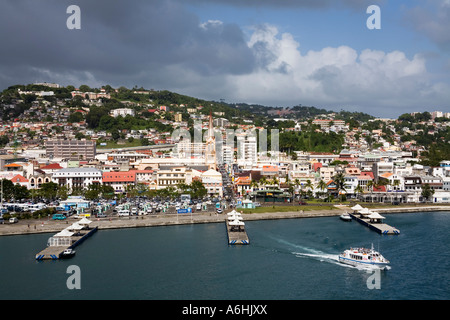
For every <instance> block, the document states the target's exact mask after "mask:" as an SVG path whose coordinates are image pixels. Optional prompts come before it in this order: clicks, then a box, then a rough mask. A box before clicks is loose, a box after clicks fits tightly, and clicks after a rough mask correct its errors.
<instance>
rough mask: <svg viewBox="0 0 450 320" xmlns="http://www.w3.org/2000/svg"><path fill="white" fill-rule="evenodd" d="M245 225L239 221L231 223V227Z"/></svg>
mask: <svg viewBox="0 0 450 320" xmlns="http://www.w3.org/2000/svg"><path fill="white" fill-rule="evenodd" d="M243 225H245V223H244V222H242V221H239V220H237V219H236V220H233V221H231V222H230V226H243Z"/></svg>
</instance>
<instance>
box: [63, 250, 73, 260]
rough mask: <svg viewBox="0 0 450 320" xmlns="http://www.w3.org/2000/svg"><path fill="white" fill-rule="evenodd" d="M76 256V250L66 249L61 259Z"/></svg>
mask: <svg viewBox="0 0 450 320" xmlns="http://www.w3.org/2000/svg"><path fill="white" fill-rule="evenodd" d="M74 255H75V250H73V249H70V248H69V249H66V250H64V251H63V253H62V254H61V258H71V257H73V256H74Z"/></svg>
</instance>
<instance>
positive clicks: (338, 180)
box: [333, 172, 345, 201]
mask: <svg viewBox="0 0 450 320" xmlns="http://www.w3.org/2000/svg"><path fill="white" fill-rule="evenodd" d="M333 181H334V184H335V185H336V191H337V193H338V194H339V195H340V197H341V201H343V198H344V197H343V195H341V191H345V176H344V173H342V172H340V173H338V174H336V175H335V176H334V177H333Z"/></svg>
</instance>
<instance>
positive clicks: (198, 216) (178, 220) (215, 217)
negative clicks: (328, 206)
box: [0, 205, 450, 236]
mask: <svg viewBox="0 0 450 320" xmlns="http://www.w3.org/2000/svg"><path fill="white" fill-rule="evenodd" d="M295 208H301V207H295ZM373 210H374V211H378V212H380V213H381V212H382V213H384V214H385V213H406V212H427V211H449V212H450V206H429V207H423V206H417V207H413V206H411V207H390V208H374V209H373ZM348 211H350V206H345V205H336V206H335V209H333V210H320V209H318V210H309V211H303V210H301V209H300V210H298V211H294V210H293V211H286V212H262V213H244V214H243V218H244V221H254V220H272V219H297V218H315V217H332V216H339V215H341V214H342V213H343V212H348ZM227 212H228V211H226V212H224V213H222V214H216V213H208V212H207V213H200V212H199V213H193V214H161V215H155V214H153V215H145V216H130V217H121V218H118V217H116V216H113V217H107V218H95V217H92V218H89V219H90V220H92V221H93V224H92V226H93V227H98V228H99V230H105V229H120V228H139V227H154V226H168V225H183V224H196V223H219V222H225V220H226V213H227ZM76 221H77V219H74V218H68V219H66V220H63V221H58V220H56V221H55V220H51V219H48V218H41V219H27V220H21V221H19V223H14V224H8V223H5V224H3V225H0V236H5V235H20V234H35V233H53V232H59V231H61V230H62V229H64V228H66V227H67V226H69V225H70V224H72V223H74V222H76Z"/></svg>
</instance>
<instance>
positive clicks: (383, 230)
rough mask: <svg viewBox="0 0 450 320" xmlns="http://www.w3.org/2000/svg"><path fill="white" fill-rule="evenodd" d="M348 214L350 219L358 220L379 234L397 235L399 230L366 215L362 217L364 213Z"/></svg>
mask: <svg viewBox="0 0 450 320" xmlns="http://www.w3.org/2000/svg"><path fill="white" fill-rule="evenodd" d="M349 215H350V216H351V217H352V219H354V220H356V221H358V222H359V223H361V224H362V225H364V226H366V227H369V228H370V229H372V230H374V231H376V232H378V233H380V234H386V235H391V234H393V235H399V234H400V230H398V229H396V228H394V227H391V226H390V225H387V224H385V223H382V222H380V220H375V221H374V219H370V218H368V217H364V215H359V214H355V213H349Z"/></svg>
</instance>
